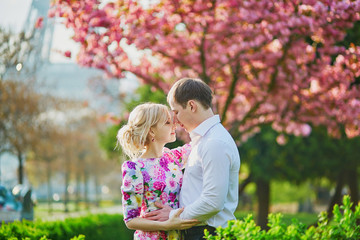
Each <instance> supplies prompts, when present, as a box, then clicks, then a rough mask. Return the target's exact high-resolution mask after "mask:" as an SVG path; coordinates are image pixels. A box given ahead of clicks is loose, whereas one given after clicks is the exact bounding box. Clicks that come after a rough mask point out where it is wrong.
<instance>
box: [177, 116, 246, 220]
mask: <svg viewBox="0 0 360 240" xmlns="http://www.w3.org/2000/svg"><path fill="white" fill-rule="evenodd" d="M190 137H191V146H192V150H191V153H190V156H189V158H188V161H187V164H186V166H185V175H184V178H183V185H182V188H181V191H180V207H185V209H184V212H183V213H182V214H181V215H180V217H181V218H183V219H198V220H200V221H202V222H204V223H205V224H207V225H209V226H213V227H218V226H222V227H226V226H227V221H228V220H232V219H235V216H234V212H235V209H236V207H237V205H238V195H239V192H238V187H239V169H240V156H239V151H238V149H237V146H236V144H235V142H234V140H233V138H232V137H231V135H230V134H229V132H228V131H227V130H226V129H225V128H224V127H223V125H222V124H221V123H220V118H219V116H218V115H215V116H213V117H210V118H208V119H207V120H205V121H204V122H202V123H201V124H200V125H199V126H197V127H196V128H195V129H194V130H193V131H192V132H191V133H190ZM171 215H173V212H172V213H171Z"/></svg>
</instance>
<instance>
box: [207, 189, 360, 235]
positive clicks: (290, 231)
mask: <svg viewBox="0 0 360 240" xmlns="http://www.w3.org/2000/svg"><path fill="white" fill-rule="evenodd" d="M351 207H352V203H351V201H350V197H349V196H344V199H343V205H342V206H338V205H335V206H334V209H333V213H334V217H333V219H332V221H329V219H328V217H327V214H326V212H322V213H321V214H320V215H319V220H318V224H317V226H316V227H315V226H311V227H309V228H307V226H306V225H305V224H302V223H300V222H299V221H298V220H296V219H293V222H292V223H291V224H290V225H287V224H285V223H284V221H283V219H282V218H283V217H282V214H280V213H278V214H269V223H268V226H269V229H268V230H261V228H260V227H259V226H257V225H256V223H255V221H254V219H253V216H252V215H251V214H250V215H248V216H247V217H245V218H244V219H243V220H234V221H230V222H229V224H228V226H227V227H226V228H221V227H218V228H217V229H216V233H217V235H216V236H210V235H209V233H208V232H207V231H206V232H205V234H206V239H208V240H219V239H225V240H233V239H239V240H241V239H244V240H245V239H252V240H275V239H276V240H290V239H291V240H297V239H299V240H305V239H310V240H325V239H326V240H328V239H336V240H338V239H347V240H348V239H349V240H357V239H360V225H358V222H359V221H360V204H358V205H357V206H356V208H355V211H352V210H351Z"/></svg>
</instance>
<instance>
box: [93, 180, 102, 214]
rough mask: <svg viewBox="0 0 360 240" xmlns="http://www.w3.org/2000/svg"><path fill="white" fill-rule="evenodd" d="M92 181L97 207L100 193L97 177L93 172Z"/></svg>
mask: <svg viewBox="0 0 360 240" xmlns="http://www.w3.org/2000/svg"><path fill="white" fill-rule="evenodd" d="M94 181H95V206H96V207H99V206H100V200H101V199H100V196H101V195H100V193H99V177H98V175H97V174H96V173H95V176H94Z"/></svg>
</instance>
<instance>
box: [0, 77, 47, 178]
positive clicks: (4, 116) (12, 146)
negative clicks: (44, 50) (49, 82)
mask: <svg viewBox="0 0 360 240" xmlns="http://www.w3.org/2000/svg"><path fill="white" fill-rule="evenodd" d="M34 88H35V86H34V85H33V84H32V83H30V84H25V83H23V82H22V81H15V80H2V81H0V99H1V100H0V109H1V115H0V120H1V129H0V131H1V135H0V136H1V138H2V139H1V142H3V143H4V145H3V146H2V151H7V152H9V153H11V154H14V155H15V156H16V157H17V159H18V162H19V169H18V182H19V184H22V183H23V180H24V165H23V164H24V158H25V155H26V153H27V151H29V150H30V149H31V148H32V147H33V146H35V145H36V143H37V141H38V139H39V138H38V132H39V129H40V128H41V126H40V125H39V124H38V121H37V119H38V117H39V115H40V114H41V112H42V111H43V110H44V109H43V104H41V102H42V101H43V100H44V96H43V95H41V94H40V93H38V92H37V91H36V90H35V89H34Z"/></svg>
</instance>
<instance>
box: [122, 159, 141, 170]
mask: <svg viewBox="0 0 360 240" xmlns="http://www.w3.org/2000/svg"><path fill="white" fill-rule="evenodd" d="M137 167H138V160H137V159H134V160H128V161H125V162H123V164H122V168H123V169H134V170H135V169H136V168H137Z"/></svg>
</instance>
